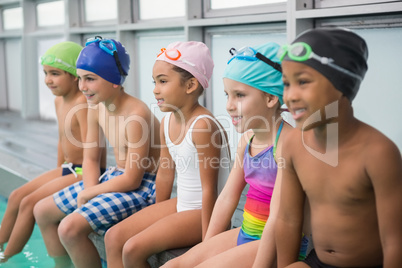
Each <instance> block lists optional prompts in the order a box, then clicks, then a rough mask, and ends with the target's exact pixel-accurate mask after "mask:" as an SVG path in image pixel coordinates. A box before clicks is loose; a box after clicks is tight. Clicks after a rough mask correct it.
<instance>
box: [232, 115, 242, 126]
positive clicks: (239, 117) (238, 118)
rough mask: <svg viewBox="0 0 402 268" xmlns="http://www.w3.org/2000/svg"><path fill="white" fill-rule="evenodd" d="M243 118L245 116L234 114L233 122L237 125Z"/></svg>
mask: <svg viewBox="0 0 402 268" xmlns="http://www.w3.org/2000/svg"><path fill="white" fill-rule="evenodd" d="M242 118H243V116H232V124H233V125H235V126H236V125H237V124H239V122H240V120H241V119H242Z"/></svg>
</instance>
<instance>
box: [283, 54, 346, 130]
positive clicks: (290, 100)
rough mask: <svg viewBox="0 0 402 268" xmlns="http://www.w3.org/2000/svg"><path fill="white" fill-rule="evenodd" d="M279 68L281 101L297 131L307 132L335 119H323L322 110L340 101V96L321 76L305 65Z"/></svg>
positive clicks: (285, 65) (285, 63)
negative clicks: (281, 74)
mask: <svg viewBox="0 0 402 268" xmlns="http://www.w3.org/2000/svg"><path fill="white" fill-rule="evenodd" d="M282 69H283V82H284V85H285V87H284V92H283V99H284V101H285V103H286V106H287V107H288V108H289V111H290V113H291V114H292V116H293V119H294V120H295V121H296V127H297V128H300V129H302V130H308V129H312V128H314V127H317V126H320V125H324V124H327V123H329V121H331V120H336V117H331V118H330V119H329V120H326V119H325V118H326V114H325V108H326V107H328V105H329V104H332V103H334V102H336V101H338V100H340V98H341V97H342V93H341V92H340V91H338V90H336V88H335V87H334V86H333V85H332V83H331V82H329V80H328V79H327V78H326V77H325V76H323V75H322V74H321V73H319V72H318V71H316V70H315V69H313V68H311V67H309V66H307V65H304V64H302V63H299V62H293V61H283V62H282ZM317 111H319V113H316V112H317ZM316 118H319V120H316ZM306 120H309V121H307V122H306ZM310 120H311V121H310ZM309 122H314V123H309Z"/></svg>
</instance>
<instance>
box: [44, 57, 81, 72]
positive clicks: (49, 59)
mask: <svg viewBox="0 0 402 268" xmlns="http://www.w3.org/2000/svg"><path fill="white" fill-rule="evenodd" d="M55 62H58V63H61V64H63V65H64V66H66V67H68V68H72V69H74V70H75V69H76V68H75V66H72V65H71V64H68V63H67V62H65V61H62V60H61V59H58V58H56V56H54V55H45V56H42V57H40V63H41V64H42V65H50V64H53V63H55Z"/></svg>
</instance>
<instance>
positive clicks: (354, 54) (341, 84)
mask: <svg viewBox="0 0 402 268" xmlns="http://www.w3.org/2000/svg"><path fill="white" fill-rule="evenodd" d="M298 42H304V43H307V44H309V45H310V47H311V48H312V50H313V52H314V53H315V54H317V55H318V56H320V57H327V58H330V59H333V60H334V61H333V63H334V64H336V65H338V66H340V67H342V68H344V69H346V70H348V71H350V72H352V73H353V74H356V75H357V76H360V77H361V79H357V78H355V77H352V76H350V75H347V74H345V73H343V72H340V71H338V70H336V69H334V68H332V67H330V66H328V65H325V64H322V63H321V62H319V61H317V60H315V59H308V60H306V61H301V63H303V64H305V65H308V66H310V67H311V68H313V69H315V70H317V71H318V72H320V73H321V74H322V75H324V76H325V77H326V78H327V79H328V80H329V81H330V82H331V83H332V84H333V85H334V87H335V88H336V89H337V90H339V91H341V92H342V93H343V95H345V96H346V97H347V98H348V99H349V100H350V102H352V100H353V99H354V98H355V96H356V94H357V92H358V90H359V87H360V83H361V81H362V80H363V78H364V75H365V74H366V71H367V68H368V67H367V58H368V49H367V44H366V42H365V41H364V39H363V38H361V37H360V36H358V35H357V34H355V33H353V32H352V31H350V30H348V29H340V28H319V29H313V30H307V31H305V32H303V33H302V34H300V35H299V36H298V37H296V39H295V40H294V41H293V42H292V44H294V43H298ZM283 60H284V61H293V60H292V59H290V58H289V57H288V55H286V56H285V58H284V59H283ZM296 62H297V61H296Z"/></svg>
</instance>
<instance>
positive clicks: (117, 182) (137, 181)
mask: <svg viewBox="0 0 402 268" xmlns="http://www.w3.org/2000/svg"><path fill="white" fill-rule="evenodd" d="M129 64H130V58H129V55H128V53H127V52H126V50H125V48H124V46H123V45H122V44H121V43H120V42H118V41H116V40H113V39H102V38H101V37H95V39H93V40H90V41H88V42H87V43H86V46H85V48H84V49H83V50H82V52H81V53H80V55H79V57H78V60H77V74H78V77H79V87H80V90H81V91H82V93H83V94H84V95H85V96H86V98H87V102H88V104H89V107H90V109H89V110H88V131H87V138H86V144H84V148H85V149H84V162H83V180H82V181H80V182H77V183H75V184H72V185H70V186H69V187H66V188H64V189H63V190H61V191H59V192H58V193H55V194H54V195H53V196H50V197H48V198H46V199H43V200H42V201H41V202H40V203H38V204H37V206H36V207H35V212H34V213H35V218H36V220H37V223H38V225H39V228H40V230H41V233H42V236H43V239H44V241H45V244H46V248H47V251H48V254H49V256H51V257H53V258H54V260H55V263H56V267H66V266H67V265H69V264H68V262H70V258H71V261H72V262H73V264H74V266H75V267H101V259H100V257H99V254H98V251H97V250H96V248H95V246H94V245H93V243H92V241H91V240H90V239H89V238H88V235H89V234H90V233H91V232H93V231H95V232H96V233H98V234H100V235H104V234H105V232H106V231H107V230H108V228H110V227H111V226H113V225H114V224H116V223H118V222H120V221H121V220H123V219H125V218H126V217H128V216H130V215H132V214H133V213H135V212H137V211H139V210H141V209H143V208H145V207H147V206H148V205H151V204H153V203H154V202H155V176H156V171H157V169H158V164H159V153H160V137H159V121H158V119H157V118H156V117H155V115H153V113H152V112H151V111H150V109H149V108H148V106H147V105H146V104H145V103H144V102H142V101H141V100H139V99H137V98H134V97H132V96H130V95H128V94H127V93H126V92H125V91H124V88H123V86H122V84H123V82H124V80H125V78H126V76H127V73H128V70H129ZM105 139H107V140H108V141H109V144H110V146H111V147H113V152H114V156H115V160H116V166H113V167H110V168H109V169H108V170H107V171H106V172H105V173H104V174H100V171H99V164H100V157H99V156H100V155H101V153H102V151H104V150H105Z"/></svg>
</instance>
